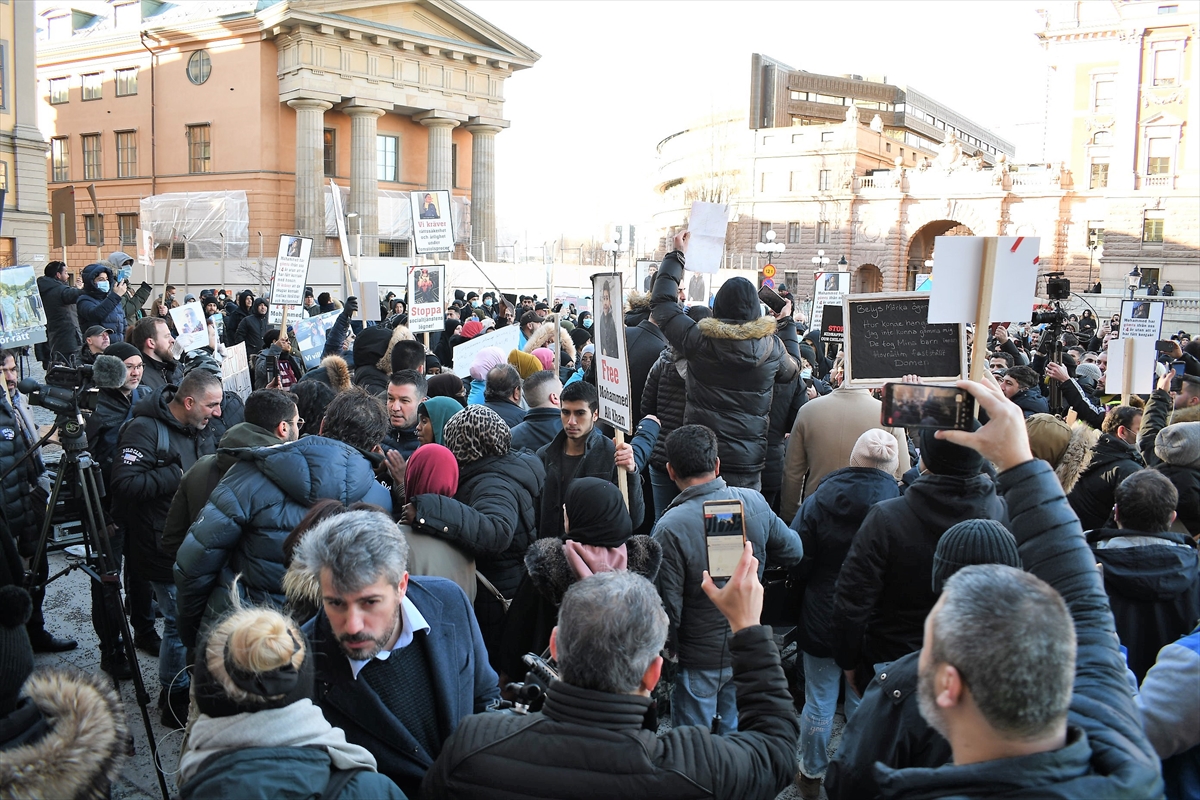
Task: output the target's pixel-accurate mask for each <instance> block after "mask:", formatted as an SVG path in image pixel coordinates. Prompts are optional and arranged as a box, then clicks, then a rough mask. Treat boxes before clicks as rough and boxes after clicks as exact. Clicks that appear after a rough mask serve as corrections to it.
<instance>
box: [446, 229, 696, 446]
mask: <svg viewBox="0 0 1200 800" xmlns="http://www.w3.org/2000/svg"><path fill="white" fill-rule="evenodd" d="M688 252H689V253H690V252H691V245H690V244H689V245H688ZM592 297H594V298H596V313H595V316H594V318H593V319H594V321H593V322H592V330H593V331H594V333H595V335H596V357H597V359H598V362H597V365H596V388H597V389H598V390H599V392H600V419H601V420H602V421H604V422H607V423H608V424H609V425H612V426H613V427H614V428H616V429H618V430H622V431H625V433H629V434H632V433H633V407H632V405H631V403H630V399H629V391H630V389H629V360H628V359H627V358H626V350H625V321H624V318H623V317H622V314H621V309H623V308H624V307H625V297H624V290H623V289H622V286H621V273H619V272H612V273H601V274H599V275H593V276H592ZM455 363H457V362H455Z"/></svg>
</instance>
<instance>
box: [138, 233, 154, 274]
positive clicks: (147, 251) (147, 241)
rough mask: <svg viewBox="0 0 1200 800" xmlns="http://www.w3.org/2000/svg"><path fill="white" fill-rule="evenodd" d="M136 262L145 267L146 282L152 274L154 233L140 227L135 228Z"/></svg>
mask: <svg viewBox="0 0 1200 800" xmlns="http://www.w3.org/2000/svg"><path fill="white" fill-rule="evenodd" d="M137 263H138V266H140V267H143V268H145V270H146V281H147V282H148V281H149V280H150V277H151V275H153V274H154V234H153V233H152V232H150V231H147V230H142V229H141V228H138V229H137Z"/></svg>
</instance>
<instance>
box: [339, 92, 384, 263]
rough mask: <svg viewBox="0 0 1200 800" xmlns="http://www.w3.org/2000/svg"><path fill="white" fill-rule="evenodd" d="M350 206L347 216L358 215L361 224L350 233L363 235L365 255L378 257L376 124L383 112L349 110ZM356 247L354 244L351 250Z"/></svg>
mask: <svg viewBox="0 0 1200 800" xmlns="http://www.w3.org/2000/svg"><path fill="white" fill-rule="evenodd" d="M344 110H345V112H346V114H347V115H349V117H350V202H349V204H348V205H347V207H346V211H347V213H349V212H354V213H356V214H358V223H357V224H356V225H351V226H350V227H349V231H348V232H349V233H350V234H355V233H359V232H361V233H362V253H363V254H364V255H369V256H377V255H379V168H378V164H377V161H378V153H379V151H378V147H377V144H376V128H377V126H376V122H377V121H378V120H379V118H380V117H381V116H383V113H384V112H383V109H380V108H371V107H369V106H350V107H349V108H346V109H344ZM353 246H354V245H353V244H352V245H351V247H353Z"/></svg>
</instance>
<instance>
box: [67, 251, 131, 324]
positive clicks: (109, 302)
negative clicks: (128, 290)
mask: <svg viewBox="0 0 1200 800" xmlns="http://www.w3.org/2000/svg"><path fill="white" fill-rule="evenodd" d="M101 272H107V273H108V283H109V290H108V291H107V292H102V291H100V290H99V289H97V288H96V286H95V284H94V281H95V280H96V277H97V276H99V275H100V273H101ZM116 285H117V276H116V273H114V272H113V270H112V267H110V266H108V265H107V264H89V265H88V266H86V267H84V268H83V294H81V295H79V299H78V300H76V301H75V308H76V309H77V310H78V312H79V329H80V330H81V331H86V330H87V329H88V328H90V327H91V326H93V325H103V326H104V327H106V328H109V329H111V330H112V334H111V335H110V336H109V337H108V338H109V341H110V342H112V343H113V344H116V343H117V342H123V341H125V310H124V309H123V308H121V298H120V297H119V296H118V295H117V294H116V293H115V292H113V291H112V290H113V288H115V287H116Z"/></svg>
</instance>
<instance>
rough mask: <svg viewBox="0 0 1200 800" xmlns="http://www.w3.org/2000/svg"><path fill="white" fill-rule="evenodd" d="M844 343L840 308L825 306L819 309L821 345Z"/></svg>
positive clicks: (843, 328) (844, 337)
mask: <svg viewBox="0 0 1200 800" xmlns="http://www.w3.org/2000/svg"><path fill="white" fill-rule="evenodd" d="M845 341H846V335H845V327H844V326H843V325H842V307H841V306H840V305H837V306H825V307H824V308H822V309H821V344H823V345H825V344H842V343H843V342H845Z"/></svg>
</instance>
